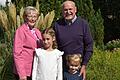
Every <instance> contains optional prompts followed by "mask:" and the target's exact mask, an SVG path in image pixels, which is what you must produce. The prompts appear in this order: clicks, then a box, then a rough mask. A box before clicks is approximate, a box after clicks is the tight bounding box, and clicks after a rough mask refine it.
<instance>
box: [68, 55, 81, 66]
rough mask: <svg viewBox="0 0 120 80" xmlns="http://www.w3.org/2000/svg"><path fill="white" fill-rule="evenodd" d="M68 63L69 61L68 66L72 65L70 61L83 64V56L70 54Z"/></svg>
mask: <svg viewBox="0 0 120 80" xmlns="http://www.w3.org/2000/svg"><path fill="white" fill-rule="evenodd" d="M66 61H67V65H68V64H69V63H70V61H79V62H80V64H81V62H82V57H81V54H68V55H67V56H66Z"/></svg>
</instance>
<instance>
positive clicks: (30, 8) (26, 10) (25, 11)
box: [23, 6, 39, 17]
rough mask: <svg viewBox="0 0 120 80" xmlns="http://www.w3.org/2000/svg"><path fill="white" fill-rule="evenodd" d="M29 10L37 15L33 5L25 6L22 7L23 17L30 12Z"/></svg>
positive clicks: (37, 12)
mask: <svg viewBox="0 0 120 80" xmlns="http://www.w3.org/2000/svg"><path fill="white" fill-rule="evenodd" d="M30 11H35V12H36V14H37V15H39V11H38V10H37V9H36V8H35V7H33V6H27V7H25V9H24V13H23V17H26V15H27V14H29V13H30Z"/></svg>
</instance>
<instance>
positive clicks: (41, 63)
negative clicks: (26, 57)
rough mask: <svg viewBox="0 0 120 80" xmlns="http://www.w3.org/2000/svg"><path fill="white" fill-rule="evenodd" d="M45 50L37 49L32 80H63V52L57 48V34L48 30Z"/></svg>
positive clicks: (44, 40)
mask: <svg viewBox="0 0 120 80" xmlns="http://www.w3.org/2000/svg"><path fill="white" fill-rule="evenodd" d="M43 44H44V49H43V48H38V49H35V52H36V54H35V56H34V63H33V71H32V80H63V77H62V75H63V74H62V73H63V72H62V55H63V52H61V51H59V50H58V49H56V48H55V32H54V30H53V29H52V28H48V29H46V30H45V31H44V32H43Z"/></svg>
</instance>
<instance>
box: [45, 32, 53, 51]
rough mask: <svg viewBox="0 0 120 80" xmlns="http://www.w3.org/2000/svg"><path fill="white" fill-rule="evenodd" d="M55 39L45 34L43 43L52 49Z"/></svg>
mask: <svg viewBox="0 0 120 80" xmlns="http://www.w3.org/2000/svg"><path fill="white" fill-rule="evenodd" d="M53 41H54V39H53V37H52V36H51V35H49V34H43V43H44V48H45V49H52V45H53Z"/></svg>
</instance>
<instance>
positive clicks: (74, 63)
mask: <svg viewBox="0 0 120 80" xmlns="http://www.w3.org/2000/svg"><path fill="white" fill-rule="evenodd" d="M68 66H69V72H70V73H72V74H75V73H76V72H77V71H78V70H79V69H80V61H79V60H71V61H70V62H69V65H68Z"/></svg>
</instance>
